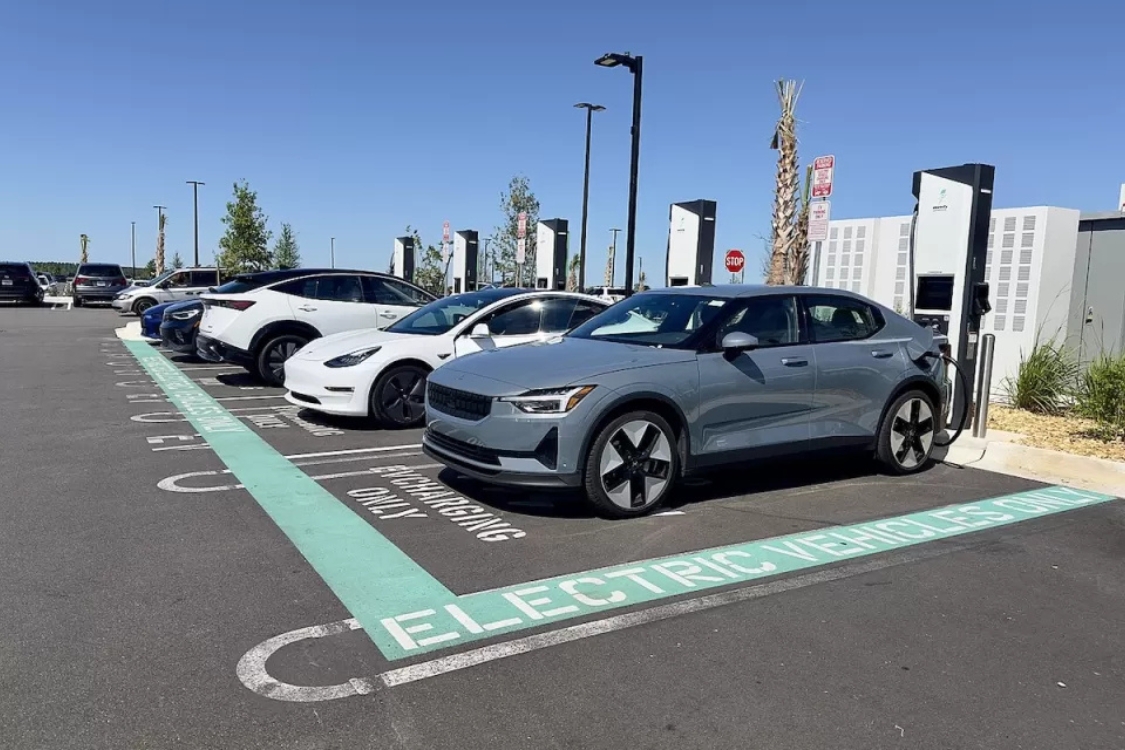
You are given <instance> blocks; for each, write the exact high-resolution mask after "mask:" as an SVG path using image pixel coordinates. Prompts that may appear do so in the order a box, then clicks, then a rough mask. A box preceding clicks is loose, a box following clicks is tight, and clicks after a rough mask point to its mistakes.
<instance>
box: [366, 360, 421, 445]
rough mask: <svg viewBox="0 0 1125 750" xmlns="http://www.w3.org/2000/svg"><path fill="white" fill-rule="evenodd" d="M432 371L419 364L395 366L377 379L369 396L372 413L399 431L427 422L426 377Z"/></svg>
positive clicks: (384, 423)
mask: <svg viewBox="0 0 1125 750" xmlns="http://www.w3.org/2000/svg"><path fill="white" fill-rule="evenodd" d="M429 375H430V371H429V370H427V369H426V368H424V367H419V366H418V365H392V366H391V367H388V368H387V369H386V370H384V371H383V373H382V374H381V375H380V376H379V377H378V378H376V379H375V384H374V385H372V386H371V393H370V395H369V396H368V403H369V404H370V408H371V416H373V417H375V419H377V420H379V422H380V424H382V425H384V426H385V427H392V428H394V429H398V430H404V429H408V428H410V427H417V426H419V425H421V424H422V423H423V422H425V421H426V378H427V377H429Z"/></svg>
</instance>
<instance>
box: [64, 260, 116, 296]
mask: <svg viewBox="0 0 1125 750" xmlns="http://www.w3.org/2000/svg"><path fill="white" fill-rule="evenodd" d="M72 286H73V290H74V291H73V294H74V306H75V307H82V306H83V305H85V304H86V303H87V302H112V301H113V298H114V297H116V296H117V295H118V294H120V293H121V292H122V291H124V290H125V289H126V287H127V286H128V284H127V282H126V281H125V272H124V271H122V270H121V266H119V265H117V264H116V263H82V264H81V265H79V266H78V270H77V271H76V272H75V274H74V283H73V285H72Z"/></svg>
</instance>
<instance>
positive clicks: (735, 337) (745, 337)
mask: <svg viewBox="0 0 1125 750" xmlns="http://www.w3.org/2000/svg"><path fill="white" fill-rule="evenodd" d="M756 346H758V337H757V336H751V335H750V334H749V333H743V332H741V331H734V332H732V333H728V334H727V335H726V336H723V351H725V352H744V351H746V350H748V349H753V348H755V347H756Z"/></svg>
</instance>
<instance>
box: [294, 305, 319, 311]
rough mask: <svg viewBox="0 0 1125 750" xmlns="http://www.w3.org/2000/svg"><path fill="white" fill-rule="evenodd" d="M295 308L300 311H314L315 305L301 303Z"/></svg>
mask: <svg viewBox="0 0 1125 750" xmlns="http://www.w3.org/2000/svg"><path fill="white" fill-rule="evenodd" d="M297 309H298V310H300V311H302V312H316V308H315V307H309V306H308V305H302V306H301V307H298V308H297Z"/></svg>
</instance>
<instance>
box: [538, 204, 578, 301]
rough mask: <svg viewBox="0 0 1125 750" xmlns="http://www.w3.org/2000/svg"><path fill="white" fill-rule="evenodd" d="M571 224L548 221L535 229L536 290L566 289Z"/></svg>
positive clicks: (562, 221) (542, 222)
mask: <svg viewBox="0 0 1125 750" xmlns="http://www.w3.org/2000/svg"><path fill="white" fill-rule="evenodd" d="M568 228H569V222H567V220H566V219H547V220H545V221H541V222H539V226H538V227H536V228H535V288H536V289H566V261H567V255H568V253H567V249H568V240H569V237H568V235H569V234H570V232H569V231H568Z"/></svg>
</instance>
